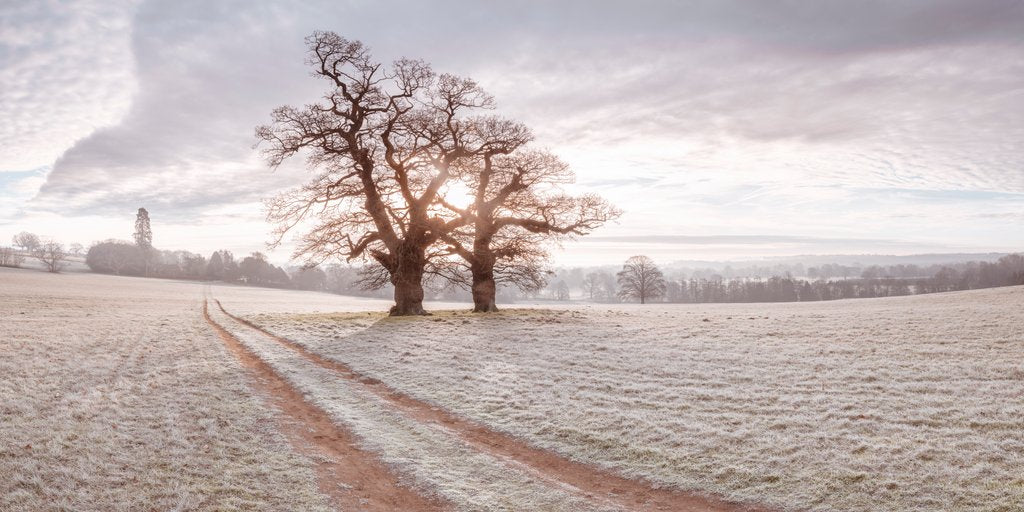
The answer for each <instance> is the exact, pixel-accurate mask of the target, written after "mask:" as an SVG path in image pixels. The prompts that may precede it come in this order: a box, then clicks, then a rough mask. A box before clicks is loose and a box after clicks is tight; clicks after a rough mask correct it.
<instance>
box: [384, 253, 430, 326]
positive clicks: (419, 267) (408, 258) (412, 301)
mask: <svg viewBox="0 0 1024 512" xmlns="http://www.w3.org/2000/svg"><path fill="white" fill-rule="evenodd" d="M424 252H425V251H424V249H423V248H420V247H415V246H412V247H410V246H406V247H403V248H402V249H401V250H400V251H398V261H397V262H396V265H395V270H394V272H392V274H391V283H392V284H394V285H395V305H394V306H392V307H391V316H409V315H426V314H427V312H426V311H425V310H424V309H423V267H424V265H425V264H426V256H425V254H424Z"/></svg>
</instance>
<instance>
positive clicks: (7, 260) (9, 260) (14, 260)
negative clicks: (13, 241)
mask: <svg viewBox="0 0 1024 512" xmlns="http://www.w3.org/2000/svg"><path fill="white" fill-rule="evenodd" d="M23 261H25V257H24V256H22V255H21V254H20V253H18V251H15V250H14V248H13V247H0V267H13V268H18V267H20V266H21V263H22V262H23Z"/></svg>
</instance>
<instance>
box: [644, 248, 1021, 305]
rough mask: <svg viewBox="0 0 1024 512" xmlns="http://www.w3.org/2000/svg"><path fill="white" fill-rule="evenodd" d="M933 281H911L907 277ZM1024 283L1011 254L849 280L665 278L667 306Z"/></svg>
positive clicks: (878, 271) (869, 272)
mask: <svg viewBox="0 0 1024 512" xmlns="http://www.w3.org/2000/svg"><path fill="white" fill-rule="evenodd" d="M915 274H917V275H930V277H918V278H907V277H902V276H907V275H915ZM1022 284H1024V256H1022V255H1020V254H1010V255H1007V256H1003V257H1002V258H1000V259H999V260H998V261H996V262H993V263H989V262H967V263H958V264H954V265H946V266H929V267H927V268H920V267H916V266H914V265H895V266H892V267H879V266H872V267H868V268H866V269H864V270H863V271H862V272H861V276H860V277H856V278H849V279H822V278H819V279H815V280H808V279H798V278H793V277H791V276H775V277H770V278H768V279H732V280H727V279H723V278H721V277H720V276H713V277H712V278H690V279H666V280H665V294H664V297H663V298H664V300H665V301H666V302H683V303H706V302H797V301H820V300H835V299H853V298H870V297H891V296H897V295H914V294H921V293H936V292H948V291H954V290H973V289H979V288H993V287H997V286H1013V285H1022Z"/></svg>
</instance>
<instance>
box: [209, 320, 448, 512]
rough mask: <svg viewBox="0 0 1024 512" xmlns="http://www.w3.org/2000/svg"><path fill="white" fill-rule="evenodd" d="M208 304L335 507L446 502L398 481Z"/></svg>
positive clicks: (374, 511) (372, 510) (433, 506)
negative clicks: (313, 465) (226, 325)
mask: <svg viewBox="0 0 1024 512" xmlns="http://www.w3.org/2000/svg"><path fill="white" fill-rule="evenodd" d="M218 305H219V303H218ZM207 308H208V303H207V302H205V301H204V302H203V316H204V318H205V319H206V321H207V322H208V323H209V324H210V326H211V327H213V329H214V330H216V331H217V333H218V334H219V335H220V337H221V339H222V340H223V341H224V344H225V345H226V346H227V348H228V349H229V350H230V351H231V353H232V354H234V355H235V357H237V358H238V360H239V362H240V363H241V364H242V365H243V366H245V367H246V368H248V369H249V370H251V371H252V373H253V381H254V383H255V384H256V386H257V387H258V388H259V390H260V391H262V392H263V393H264V395H265V397H266V399H267V401H269V402H270V404H271V405H273V406H274V408H275V409H276V410H278V411H280V414H281V418H280V419H281V421H280V430H281V432H282V433H283V434H284V435H285V436H286V437H287V438H288V439H289V441H290V442H291V444H292V446H293V447H294V448H295V450H296V451H299V452H300V453H303V454H305V455H307V456H309V457H311V458H313V459H314V460H320V461H321V462H320V463H319V464H318V466H317V468H316V470H317V477H318V486H319V489H320V491H321V492H323V493H324V494H326V495H327V496H329V497H330V499H331V500H332V502H333V504H334V505H335V506H336V507H337V509H339V510H360V511H367V512H378V511H381V512H382V511H394V510H416V511H425V512H429V511H440V510H448V509H450V508H451V507H450V506H448V505H447V504H445V503H443V502H442V501H441V500H440V499H438V498H436V497H428V496H424V495H422V494H420V493H418V492H416V491H415V490H413V489H411V488H409V487H408V486H405V485H403V484H402V482H400V481H399V479H398V477H397V476H396V475H395V474H394V473H393V472H392V471H391V470H390V469H389V468H388V467H387V466H385V465H384V464H383V463H382V462H381V461H380V460H379V459H378V458H377V457H376V456H375V455H374V454H372V453H369V452H367V451H366V450H363V449H362V448H360V447H359V446H358V445H357V444H356V441H355V439H354V438H353V436H352V435H351V434H349V433H348V432H346V431H345V430H343V429H341V428H339V427H338V426H337V425H335V424H334V423H333V422H332V421H331V420H330V418H329V417H328V416H327V414H326V413H325V412H324V411H322V410H320V409H319V408H317V407H315V406H313V405H312V404H310V403H309V402H307V401H306V400H305V398H304V397H303V396H302V394H301V393H299V392H298V391H297V390H295V388H293V387H292V386H291V385H289V384H288V383H287V382H286V381H285V380H284V379H283V378H282V377H280V376H279V375H278V374H277V373H275V372H274V371H273V370H272V369H271V368H270V366H269V365H267V363H265V362H264V361H263V360H261V359H260V358H259V357H257V356H256V355H255V354H253V353H251V352H249V351H248V350H247V349H246V348H245V347H244V346H243V345H242V344H241V343H240V342H239V341H238V340H237V339H235V337H234V336H232V335H231V333H229V332H228V331H226V330H225V329H224V328H223V327H221V326H220V325H218V324H217V323H216V322H214V321H213V319H211V318H210V315H209V312H208V309H207Z"/></svg>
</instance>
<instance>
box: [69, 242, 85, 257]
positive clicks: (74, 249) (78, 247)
mask: <svg viewBox="0 0 1024 512" xmlns="http://www.w3.org/2000/svg"><path fill="white" fill-rule="evenodd" d="M84 252H85V248H84V247H82V244H80V243H77V242H76V243H73V244H71V245H69V246H68V254H70V255H72V256H81V255H82V254H83V253H84Z"/></svg>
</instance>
